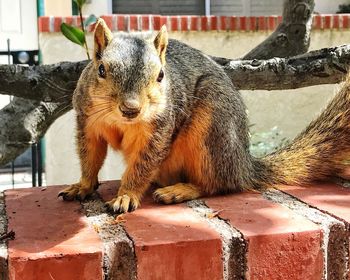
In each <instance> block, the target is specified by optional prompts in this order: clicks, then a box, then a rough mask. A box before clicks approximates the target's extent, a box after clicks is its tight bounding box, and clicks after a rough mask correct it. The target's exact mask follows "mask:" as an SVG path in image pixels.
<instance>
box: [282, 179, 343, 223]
mask: <svg viewBox="0 0 350 280" xmlns="http://www.w3.org/2000/svg"><path fill="white" fill-rule="evenodd" d="M279 188H280V189H281V190H283V191H284V192H286V193H289V194H291V195H292V196H295V197H297V198H299V199H300V200H302V201H304V202H306V203H308V204H310V205H312V206H314V207H316V208H318V209H319V210H321V211H324V212H327V213H329V214H330V215H332V216H334V217H337V218H339V219H341V220H343V221H345V222H347V223H349V224H350V211H349V209H350V189H348V188H344V187H341V186H338V185H335V184H318V185H310V186H306V187H298V186H281V187H279Z"/></svg>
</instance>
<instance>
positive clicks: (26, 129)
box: [0, 97, 71, 166]
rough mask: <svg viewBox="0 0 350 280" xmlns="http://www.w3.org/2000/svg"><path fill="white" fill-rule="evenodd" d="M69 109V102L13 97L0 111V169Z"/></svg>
mask: <svg viewBox="0 0 350 280" xmlns="http://www.w3.org/2000/svg"><path fill="white" fill-rule="evenodd" d="M70 109H71V102H69V101H68V102H61V103H48V102H41V101H35V100H27V99H22V98H17V97H15V98H14V99H13V100H12V102H11V103H10V104H8V105H7V106H6V107H4V108H3V109H2V110H0V119H1V123H0V166H1V165H5V164H6V163H8V162H10V161H12V160H14V159H15V158H16V157H17V156H18V155H20V154H21V153H23V152H24V151H25V150H26V149H27V148H28V147H29V146H30V145H31V144H33V143H36V142H38V141H39V139H40V138H41V137H43V136H44V134H45V133H46V131H47V129H48V128H49V127H50V125H51V124H52V123H53V122H54V121H55V120H56V119H57V118H58V117H60V116H61V115H63V114H64V113H66V112H68V111H69V110H70Z"/></svg>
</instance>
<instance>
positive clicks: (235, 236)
mask: <svg viewBox="0 0 350 280" xmlns="http://www.w3.org/2000/svg"><path fill="white" fill-rule="evenodd" d="M187 205H188V207H189V208H191V209H192V210H193V211H194V213H196V214H197V216H198V217H199V218H201V219H203V220H205V221H206V222H207V223H208V225H209V226H210V227H211V228H213V229H214V230H215V231H216V232H217V233H218V234H219V235H220V237H221V241H222V252H223V256H222V257H223V279H225V280H231V279H235V280H236V279H240V280H244V279H246V272H247V270H248V267H247V250H248V244H247V241H246V240H245V239H244V236H243V234H242V233H241V232H240V231H239V230H238V229H236V228H234V227H233V226H232V225H230V224H229V223H228V222H227V221H226V220H224V219H222V218H220V217H218V216H217V217H213V218H208V217H207V214H210V213H213V210H212V209H211V208H210V207H208V206H207V205H206V204H205V202H204V201H203V200H192V201H188V202H187ZM235 241H236V242H237V241H239V243H240V244H239V246H240V248H241V250H240V251H239V252H238V255H237V254H232V253H234V252H236V251H234V249H235V248H234V246H235V245H234V242H235ZM241 251H243V252H241ZM231 256H235V257H236V258H235V259H234V261H237V262H236V266H237V268H238V275H237V268H236V269H235V268H233V267H231V266H230V261H232V259H231Z"/></svg>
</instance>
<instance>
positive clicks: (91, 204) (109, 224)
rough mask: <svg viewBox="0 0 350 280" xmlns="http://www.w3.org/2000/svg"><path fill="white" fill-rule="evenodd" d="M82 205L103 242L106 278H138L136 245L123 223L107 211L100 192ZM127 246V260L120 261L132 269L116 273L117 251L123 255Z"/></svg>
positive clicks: (108, 279) (132, 279)
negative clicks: (116, 220)
mask: <svg viewBox="0 0 350 280" xmlns="http://www.w3.org/2000/svg"><path fill="white" fill-rule="evenodd" d="M81 205H82V208H83V210H84V213H85V215H86V217H87V220H88V222H89V224H90V226H91V227H92V228H93V229H94V230H95V231H97V233H98V235H99V237H100V239H101V241H102V244H103V260H102V262H103V266H102V268H103V273H104V279H105V280H112V279H118V280H119V279H120V280H124V279H125V280H129V279H130V280H136V279H137V269H136V267H137V258H136V254H135V245H134V241H133V240H132V238H131V237H130V235H129V234H128V233H127V231H126V230H125V228H124V227H123V226H122V224H121V223H116V222H115V216H114V215H112V214H110V213H109V212H108V211H107V209H106V208H105V202H104V201H103V200H102V198H101V196H100V195H99V194H98V193H94V194H93V195H92V197H91V198H90V199H88V200H85V201H82V202H81ZM118 245H119V246H118ZM125 248H126V250H128V251H129V252H127V254H126V255H128V256H127V257H126V258H127V260H120V261H119V263H121V264H124V266H125V267H128V268H130V270H129V271H126V272H123V271H117V272H118V273H119V274H120V275H115V273H114V270H113V268H114V267H116V266H117V265H115V264H114V261H115V260H116V258H115V256H116V253H120V255H122V253H123V252H122V249H124V250H125ZM124 255H125V254H124ZM117 261H118V260H117ZM113 264H114V265H113Z"/></svg>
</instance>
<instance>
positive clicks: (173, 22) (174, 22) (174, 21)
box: [170, 16, 179, 31]
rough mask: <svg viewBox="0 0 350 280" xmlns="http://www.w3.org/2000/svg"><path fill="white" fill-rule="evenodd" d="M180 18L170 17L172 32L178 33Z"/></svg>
mask: <svg viewBox="0 0 350 280" xmlns="http://www.w3.org/2000/svg"><path fill="white" fill-rule="evenodd" d="M177 22H178V18H177V16H171V17H170V29H171V31H178V29H179V28H178V23H177Z"/></svg>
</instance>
